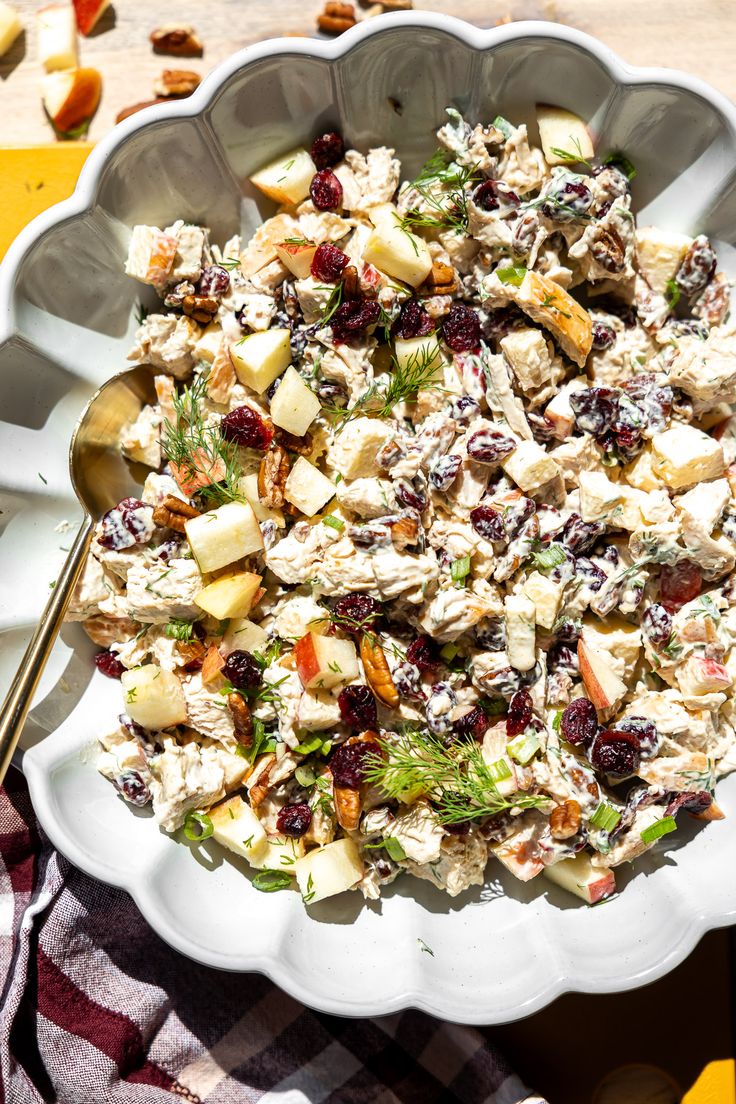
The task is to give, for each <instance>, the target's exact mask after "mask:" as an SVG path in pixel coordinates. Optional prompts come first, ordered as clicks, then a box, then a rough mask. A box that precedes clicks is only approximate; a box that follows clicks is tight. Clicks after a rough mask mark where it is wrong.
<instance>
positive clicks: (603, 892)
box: [544, 851, 616, 905]
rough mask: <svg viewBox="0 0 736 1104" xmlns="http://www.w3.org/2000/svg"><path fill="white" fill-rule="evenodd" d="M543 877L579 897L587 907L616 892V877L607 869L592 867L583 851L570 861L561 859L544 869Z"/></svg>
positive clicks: (588, 857)
mask: <svg viewBox="0 0 736 1104" xmlns="http://www.w3.org/2000/svg"><path fill="white" fill-rule="evenodd" d="M544 876H545V878H547V879H548V880H549V881H550V882H553V883H554V884H555V885H557V886H560V888H561V889H566V890H567V892H568V893H572V894H574V895H575V896H576V897H580V898H581V900H583V901H585V902H586V903H587V904H589V905H594V904H596V902H597V901H603V900H604V899H605V898H606V897H610V896H611V895H612V894H613V893H615V892H616V877H615V875H614V873H613V871H612V870H610V869H608V868H607V867H597V866H593V864H592V863H591V861H590V856H589V855H587V854H586V853H585V852H584V851H581V852H580V854H578V855H575V857H574V858H572V859H563V860H562V862H558V863H553V865H552V866H546V867H545V868H544Z"/></svg>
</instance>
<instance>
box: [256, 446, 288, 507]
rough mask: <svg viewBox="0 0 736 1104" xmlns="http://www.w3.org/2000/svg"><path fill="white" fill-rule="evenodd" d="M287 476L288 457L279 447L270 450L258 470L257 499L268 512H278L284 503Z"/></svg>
mask: <svg viewBox="0 0 736 1104" xmlns="http://www.w3.org/2000/svg"><path fill="white" fill-rule="evenodd" d="M288 475H289V457H288V456H287V455H286V449H285V448H282V447H281V445H276V446H275V447H274V448H270V449H269V450H268V452H267V453H265V454H264V457H263V459H262V460H261V466H260V468H259V469H258V497H259V498H260V500H261V502H262V503H263V505H264V506H267V507H268V508H269V510H280V509H281V507H282V506H283V505H284V502H285V501H286V500H285V498H284V487H285V486H286V480H287V478H288Z"/></svg>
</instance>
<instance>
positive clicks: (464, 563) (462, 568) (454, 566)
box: [450, 556, 470, 583]
mask: <svg viewBox="0 0 736 1104" xmlns="http://www.w3.org/2000/svg"><path fill="white" fill-rule="evenodd" d="M469 573H470V556H460V557H458V559H457V560H453V561H452V563H451V564H450V575H451V576H452V581H453V582H454V583H462V582H463V581H464V580H465V579H466V578H467V576H468V574H469Z"/></svg>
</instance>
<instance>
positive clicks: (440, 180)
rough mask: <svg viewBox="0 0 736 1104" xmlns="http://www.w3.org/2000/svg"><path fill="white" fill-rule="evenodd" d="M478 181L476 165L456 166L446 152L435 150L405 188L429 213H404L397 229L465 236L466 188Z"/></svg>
mask: <svg viewBox="0 0 736 1104" xmlns="http://www.w3.org/2000/svg"><path fill="white" fill-rule="evenodd" d="M480 179H481V176H480V173H479V171H478V167H477V165H472V166H470V167H467V166H465V165H458V163H457V162H456V161H453V160H452V158H451V155H450V154H449V153H448V152H447V151H446V150H439V149H438V150H436V151H435V153H433V154H432V156H431V157H430V158H429V160H428V161H426V162H425V163H424V165H423V166H422V169H421V171H420V173H419V175H418V176H417V177H416V179H415V180H412V181H411V182H410V184H409V188H410V189H413V190H414V191H416V192H418V193H419V195H420V196H421V197H422V199H423V200H424V202H425V204H426V205H427V206H428V207H429V208H430V209H431V212H432V213H427V212H423V211H416V210H410V211H408V212H407V213H406V215H404V217H403V218H402V219H401V222H400V226H401V229H402V230H407V231H408V230H411V228H412V227H413V226H428V227H431V228H432V229H435V230H455V231H456V232H457V233H465V231H466V230H467V228H468V203H467V193H466V188H467V187H468V186H469V185H470V184H473V183H475V182H476V181H478V180H480Z"/></svg>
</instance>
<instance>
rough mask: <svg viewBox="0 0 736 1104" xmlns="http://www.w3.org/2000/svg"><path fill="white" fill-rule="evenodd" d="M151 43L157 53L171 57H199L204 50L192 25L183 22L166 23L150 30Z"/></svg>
mask: <svg viewBox="0 0 736 1104" xmlns="http://www.w3.org/2000/svg"><path fill="white" fill-rule="evenodd" d="M150 37H151V45H152V46H153V49H154V50H155V52H156V53H157V54H171V55H172V56H173V57H200V56H201V55H202V52H203V50H204V47H203V46H202V42H201V40H200V39H199V37H198V36H197V32H196V31H195V30H194V27H190V26H189V25H188V24H185V23H166V24H164V26H163V27H157V28H156V29H155V31H151V36H150Z"/></svg>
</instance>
